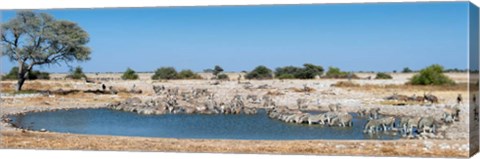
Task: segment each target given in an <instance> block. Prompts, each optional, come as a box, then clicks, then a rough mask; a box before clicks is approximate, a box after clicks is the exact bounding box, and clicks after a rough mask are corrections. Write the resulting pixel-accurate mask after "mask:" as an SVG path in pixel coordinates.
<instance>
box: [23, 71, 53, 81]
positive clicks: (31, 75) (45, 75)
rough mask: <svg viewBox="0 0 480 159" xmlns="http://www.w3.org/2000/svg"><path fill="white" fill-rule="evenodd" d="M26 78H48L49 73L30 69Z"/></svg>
mask: <svg viewBox="0 0 480 159" xmlns="http://www.w3.org/2000/svg"><path fill="white" fill-rule="evenodd" d="M27 79H29V80H35V79H43V80H48V79H50V73H48V72H40V71H30V73H29V74H28V78H27Z"/></svg>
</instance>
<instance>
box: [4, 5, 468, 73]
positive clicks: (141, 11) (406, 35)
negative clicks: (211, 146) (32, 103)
mask: <svg viewBox="0 0 480 159" xmlns="http://www.w3.org/2000/svg"><path fill="white" fill-rule="evenodd" d="M468 5H469V3H467V2H449V3H377V4H321V5H273V6H212V7H166V8H165V7H164V8H128V9H127V8H123V9H64V10H39V11H38V12H47V13H50V14H52V15H53V16H54V17H56V18H57V19H64V20H70V21H74V22H76V23H78V24H79V25H80V26H81V27H83V28H84V29H85V30H86V31H87V32H88V33H89V34H90V43H89V44H88V46H90V47H91V49H92V50H93V52H92V56H91V57H92V60H90V61H87V62H83V63H78V64H77V63H73V64H72V66H77V65H80V66H82V67H83V68H84V70H85V71H87V72H110V71H111V72H118V71H124V70H125V69H126V68H127V67H131V68H133V69H134V70H136V71H153V70H154V69H156V68H158V67H161V66H173V67H176V68H177V69H178V70H181V69H192V70H194V71H202V70H203V69H205V68H213V66H214V65H217V64H218V65H220V66H222V67H223V68H224V69H225V70H226V71H242V70H251V69H253V68H254V67H255V66H257V65H266V66H268V67H270V68H272V69H274V68H276V67H279V66H286V65H294V66H301V65H302V64H303V63H313V64H318V65H322V66H324V67H325V68H327V67H328V66H337V67H340V68H341V69H342V70H347V71H360V70H363V71H392V70H401V69H402V68H403V67H407V66H408V67H410V68H412V69H420V68H423V67H425V66H428V65H431V64H434V63H437V64H441V65H444V66H445V67H446V68H463V69H464V68H467V55H468V53H467V51H468V50H467V47H468V41H467V39H468V30H467V28H468ZM14 15H15V12H14V11H2V21H8V20H9V19H11V18H12V17H13V16H14ZM14 65H16V64H14V63H11V62H9V61H8V59H7V58H6V57H3V58H2V71H8V70H9V69H10V68H11V67H13V66H14ZM37 69H42V70H48V71H51V72H66V71H68V70H69V68H68V67H67V66H66V65H62V66H50V67H43V68H39V67H37Z"/></svg>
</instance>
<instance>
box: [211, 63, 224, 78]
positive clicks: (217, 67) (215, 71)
mask: <svg viewBox="0 0 480 159" xmlns="http://www.w3.org/2000/svg"><path fill="white" fill-rule="evenodd" d="M221 72H223V68H222V67H220V66H218V65H215V68H213V72H212V73H213V75H215V76H217V75H218V74H219V73H221Z"/></svg>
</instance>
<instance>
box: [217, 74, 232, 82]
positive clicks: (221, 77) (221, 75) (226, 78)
mask: <svg viewBox="0 0 480 159" xmlns="http://www.w3.org/2000/svg"><path fill="white" fill-rule="evenodd" d="M217 78H218V79H220V80H228V79H230V77H228V75H227V74H224V73H222V74H219V75H218V77H217Z"/></svg>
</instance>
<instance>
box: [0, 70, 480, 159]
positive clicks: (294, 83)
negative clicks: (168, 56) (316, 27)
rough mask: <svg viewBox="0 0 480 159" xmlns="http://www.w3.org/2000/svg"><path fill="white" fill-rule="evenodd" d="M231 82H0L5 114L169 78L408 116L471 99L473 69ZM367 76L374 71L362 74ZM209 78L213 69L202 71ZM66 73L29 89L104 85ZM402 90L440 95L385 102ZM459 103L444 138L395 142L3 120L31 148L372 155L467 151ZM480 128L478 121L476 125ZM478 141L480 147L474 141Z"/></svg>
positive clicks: (81, 103) (14, 144) (316, 106)
mask: <svg viewBox="0 0 480 159" xmlns="http://www.w3.org/2000/svg"><path fill="white" fill-rule="evenodd" d="M229 75H230V77H231V78H232V80H231V81H225V82H222V83H221V84H219V85H212V84H211V82H212V81H210V80H171V81H152V80H150V79H149V78H150V76H151V74H146V73H143V74H140V80H135V81H122V80H118V78H119V77H120V74H98V75H97V74H87V76H88V77H90V78H92V79H95V80H96V81H97V82H98V83H100V82H101V83H104V84H105V85H107V86H114V87H115V88H117V89H120V90H128V89H130V88H131V87H132V86H133V85H135V88H136V89H141V90H142V91H143V93H142V94H129V93H124V92H122V93H119V94H117V95H110V94H105V95H97V94H93V93H73V94H68V95H51V96H42V95H40V94H38V93H32V94H17V95H14V94H11V92H12V90H13V88H14V81H2V82H1V83H0V84H1V92H2V94H1V98H0V99H1V107H0V108H1V109H0V110H1V112H0V115H5V114H12V113H17V112H27V111H44V110H51V109H60V108H62V109H63V108H88V107H102V106H104V105H105V104H107V103H109V102H113V101H122V100H124V99H126V98H128V97H132V96H136V97H139V98H142V99H145V98H150V97H151V96H153V95H154V92H153V90H152V85H164V86H166V87H167V88H172V87H179V88H180V90H184V91H187V90H191V88H208V89H209V90H212V91H214V92H216V97H217V98H218V99H221V100H226V101H227V100H230V99H232V98H233V96H234V95H237V94H240V95H251V94H256V95H263V94H275V95H274V100H275V101H276V102H277V105H281V106H289V107H292V108H293V107H296V99H298V98H304V99H307V100H308V105H309V107H308V109H312V110H324V109H326V107H327V105H329V104H336V103H340V104H341V105H342V107H343V109H345V110H347V111H350V112H355V111H357V110H359V109H362V108H372V107H379V108H381V113H382V114H389V115H408V116H426V115H431V116H434V117H437V118H438V116H440V115H439V114H441V112H442V110H443V108H445V107H447V106H451V105H454V104H455V103H456V97H457V95H458V94H462V96H463V97H464V99H468V92H467V87H466V84H462V83H465V82H467V81H468V76H467V74H462V73H450V74H447V75H448V76H450V77H451V78H452V79H454V80H455V81H456V82H457V83H459V85H458V86H455V87H434V86H423V87H422V86H404V85H403V84H404V83H405V82H406V81H407V80H408V78H410V77H411V76H412V74H393V77H394V79H392V80H352V82H354V83H355V84H358V85H359V86H342V87H332V86H331V85H332V84H336V83H337V82H339V81H346V80H333V79H316V80H284V81H282V80H263V81H256V80H252V81H247V80H243V79H242V80H241V82H242V83H245V82H249V83H251V85H252V86H253V88H254V89H244V88H243V87H244V86H245V84H238V81H236V80H237V77H238V74H236V73H231V74H229ZM358 75H359V76H360V77H368V76H372V77H374V75H373V74H358ZM203 76H204V77H205V78H209V77H208V75H206V74H204V75H203ZM63 77H64V75H62V74H54V75H52V78H53V80H48V81H45V80H36V81H27V83H26V84H25V87H24V90H57V89H63V90H72V89H75V90H95V89H101V84H98V83H85V82H84V81H73V80H64V79H63ZM265 84H266V85H268V88H267V89H255V88H256V87H258V86H261V85H265ZM304 85H306V86H308V87H310V88H313V89H314V91H312V92H310V93H304V92H301V91H298V90H299V89H301V88H303V86H304ZM394 92H397V93H399V94H405V95H408V96H410V95H412V94H417V95H423V93H425V92H427V93H433V94H434V95H436V96H438V97H439V99H440V103H439V104H434V105H431V106H426V105H420V104H416V105H407V106H393V105H389V104H385V103H384V100H383V98H384V97H386V96H388V95H391V94H393V93H394ZM467 106H468V105H467V104H463V105H461V116H462V118H461V120H460V122H456V123H454V124H453V125H450V126H448V127H445V130H444V131H443V132H442V133H444V136H445V138H444V139H442V140H432V139H427V140H419V139H414V140H406V139H401V140H396V141H363V140H361V141H332V140H306V141H301V140H300V141H254V140H250V141H249V140H190V139H162V138H139V137H118V136H94V135H78V134H61V133H51V132H47V133H41V132H32V131H26V132H22V131H21V130H19V129H15V128H11V127H8V126H6V124H5V123H2V126H1V127H0V128H1V130H0V132H1V134H2V136H1V138H0V140H1V145H0V146H1V147H2V148H32V149H81V150H129V151H176V152H219V153H276V154H277V153H280V154H317V155H368V156H432V157H433V156H437V157H438V156H445V157H467V156H468V155H469V150H473V149H472V148H470V147H469V144H468V140H469V134H468V130H469V129H468V124H469V122H468V108H467ZM477 129H478V127H477ZM474 148H478V146H476V147H475V146H474Z"/></svg>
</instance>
